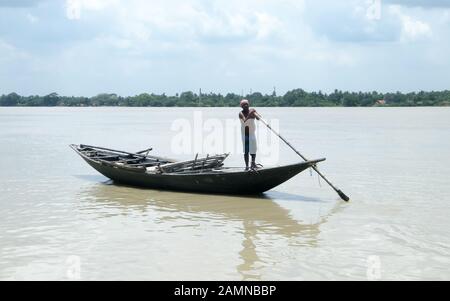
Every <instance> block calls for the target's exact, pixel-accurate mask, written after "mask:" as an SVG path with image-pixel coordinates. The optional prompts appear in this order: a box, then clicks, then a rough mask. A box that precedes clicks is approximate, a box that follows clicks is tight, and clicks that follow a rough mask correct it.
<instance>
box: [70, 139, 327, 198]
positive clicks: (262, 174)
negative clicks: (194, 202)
mask: <svg viewBox="0 0 450 301" xmlns="http://www.w3.org/2000/svg"><path fill="white" fill-rule="evenodd" d="M70 147H71V148H72V149H73V150H74V151H75V152H77V153H78V154H79V155H80V156H81V157H82V158H83V159H84V160H85V161H86V162H87V163H88V164H89V165H91V166H92V167H93V168H94V169H96V170H97V171H98V172H100V173H101V174H103V175H104V176H106V177H108V178H110V179H112V180H113V181H115V182H117V183H123V184H127V185H132V186H140V187H148V188H153V189H162V190H176V191H191V192H203V193H219V194H258V193H262V192H264V191H267V190H270V189H272V188H274V187H276V186H278V185H280V184H281V183H284V182H285V181H287V180H289V179H290V178H292V177H294V176H295V175H297V174H298V173H300V172H302V171H304V170H305V169H307V168H309V167H313V166H315V164H316V163H318V162H321V161H324V160H325V158H322V159H317V160H310V161H305V162H300V163H295V164H291V165H285V166H278V167H269V168H260V169H257V170H251V171H246V170H245V169H244V168H242V167H224V166H223V161H224V160H225V159H226V157H227V156H228V154H222V155H215V156H207V157H205V158H197V157H196V158H195V159H194V160H190V161H182V162H177V161H175V160H173V159H168V158H163V157H157V156H150V155H148V152H149V151H150V150H151V149H148V150H145V151H140V152H136V153H130V152H124V151H119V150H112V149H107V148H102V147H96V146H90V145H82V144H81V145H75V144H71V145H70ZM145 152H146V154H143V153H145Z"/></svg>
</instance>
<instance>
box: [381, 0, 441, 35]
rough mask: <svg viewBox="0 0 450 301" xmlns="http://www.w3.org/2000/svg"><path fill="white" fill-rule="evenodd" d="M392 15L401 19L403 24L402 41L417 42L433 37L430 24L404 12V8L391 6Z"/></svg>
mask: <svg viewBox="0 0 450 301" xmlns="http://www.w3.org/2000/svg"><path fill="white" fill-rule="evenodd" d="M390 13H391V14H392V15H394V16H396V17H397V18H399V19H400V21H401V24H402V35H401V40H402V41H416V40H420V39H424V38H429V37H431V36H432V33H433V31H432V29H431V26H430V24H428V23H427V22H425V21H421V20H418V19H416V18H414V17H412V16H410V15H407V14H406V13H404V12H403V10H402V8H401V7H400V6H397V5H392V6H390Z"/></svg>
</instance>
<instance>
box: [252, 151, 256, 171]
mask: <svg viewBox="0 0 450 301" xmlns="http://www.w3.org/2000/svg"><path fill="white" fill-rule="evenodd" d="M255 161H256V154H252V168H256V162H255Z"/></svg>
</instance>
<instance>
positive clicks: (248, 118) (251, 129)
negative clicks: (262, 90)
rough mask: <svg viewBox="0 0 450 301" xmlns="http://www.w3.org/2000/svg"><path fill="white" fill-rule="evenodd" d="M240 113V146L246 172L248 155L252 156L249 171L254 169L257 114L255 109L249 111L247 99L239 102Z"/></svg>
mask: <svg viewBox="0 0 450 301" xmlns="http://www.w3.org/2000/svg"><path fill="white" fill-rule="evenodd" d="M241 108H242V111H241V112H239V120H240V121H241V134H242V145H243V147H244V160H245V170H248V159H249V154H250V155H251V156H252V164H251V169H252V170H253V169H256V162H255V160H256V150H257V147H256V123H255V119H258V120H259V118H258V114H257V113H256V110H255V109H253V108H252V109H250V103H249V101H248V100H247V99H243V100H241Z"/></svg>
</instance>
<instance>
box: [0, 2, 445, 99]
mask: <svg viewBox="0 0 450 301" xmlns="http://www.w3.org/2000/svg"><path fill="white" fill-rule="evenodd" d="M449 53H450V0H449V1H445V0H435V1H433V0H411V1H407V0H381V1H380V0H340V1H332V0H322V1H320V0H319V1H317V0H316V1H309V0H208V1H202V0H164V1H163V0H156V1H153V0H126V1H125V0H123V1H120V0H67V1H62V0H61V1H60V0H0V94H6V93H10V92H13V91H15V92H17V93H19V94H23V95H30V94H40V95H44V94H48V93H51V92H57V93H59V94H61V95H79V96H81V95H84V96H93V95H96V94H98V93H104V92H107V93H117V94H120V95H135V94H139V93H143V92H153V93H166V94H169V95H173V94H175V93H179V92H182V91H187V90H192V91H198V90H199V89H200V88H201V89H202V91H203V92H220V93H227V92H234V93H238V94H240V93H241V91H244V93H248V92H250V91H260V92H263V93H271V92H272V90H273V87H276V89H277V92H278V93H279V94H282V93H285V92H286V91H288V90H290V89H294V88H303V89H305V90H307V91H319V90H321V91H324V92H330V91H333V90H334V89H342V90H351V91H372V90H377V91H381V92H388V91H402V92H407V91H418V90H444V89H450V56H449Z"/></svg>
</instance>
